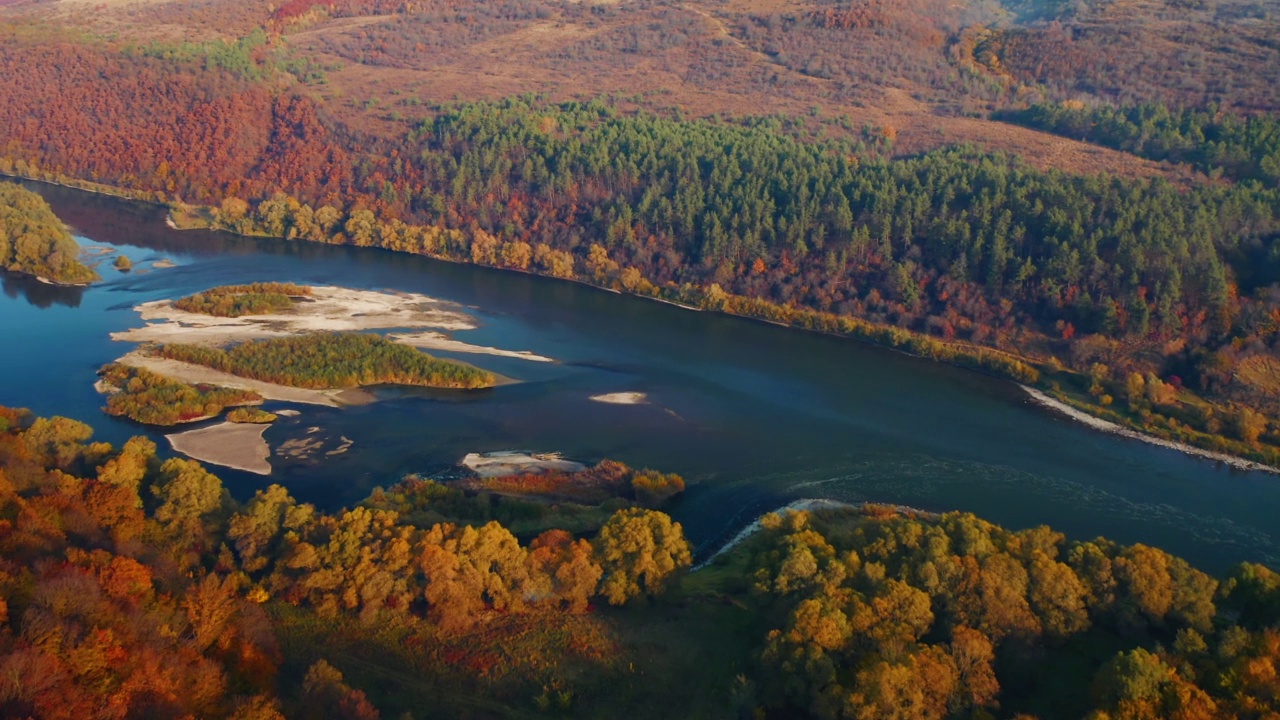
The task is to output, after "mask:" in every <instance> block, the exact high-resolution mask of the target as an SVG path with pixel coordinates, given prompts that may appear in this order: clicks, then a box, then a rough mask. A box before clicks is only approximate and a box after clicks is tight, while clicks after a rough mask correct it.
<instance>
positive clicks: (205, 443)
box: [165, 422, 271, 475]
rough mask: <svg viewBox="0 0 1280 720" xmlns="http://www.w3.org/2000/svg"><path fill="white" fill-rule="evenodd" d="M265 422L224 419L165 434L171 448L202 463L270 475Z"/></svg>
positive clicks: (269, 453)
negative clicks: (203, 425) (234, 421)
mask: <svg viewBox="0 0 1280 720" xmlns="http://www.w3.org/2000/svg"><path fill="white" fill-rule="evenodd" d="M266 431H267V426H266V425H260V424H256V423H231V422H224V423H219V424H217V425H211V426H209V427H206V428H200V429H199V430H188V431H186V432H180V433H174V434H173V435H166V436H165V437H166V438H168V440H169V444H170V445H172V446H173V449H174V450H177V451H178V452H180V453H182V454H183V455H186V456H187V457H190V458H194V459H196V460H199V461H201V462H207V463H211V464H213V465H221V466H223V467H229V468H232V469H235V470H244V471H246V472H251V473H257V474H258V475H270V474H271V464H270V463H268V462H267V458H268V457H270V456H271V447H270V446H268V445H267V441H266V440H265V439H263V437H262V434H263V433H264V432H266Z"/></svg>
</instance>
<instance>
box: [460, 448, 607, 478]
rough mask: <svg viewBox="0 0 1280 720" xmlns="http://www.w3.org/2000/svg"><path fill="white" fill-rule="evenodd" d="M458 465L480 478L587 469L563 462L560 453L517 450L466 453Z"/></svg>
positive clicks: (569, 461) (574, 463)
mask: <svg viewBox="0 0 1280 720" xmlns="http://www.w3.org/2000/svg"><path fill="white" fill-rule="evenodd" d="M458 464H459V465H462V466H463V467H466V468H468V469H470V470H472V471H474V472H475V473H476V474H477V475H479V476H480V477H482V478H490V477H503V476H506V475H527V474H535V473H542V472H549V471H559V472H582V471H583V470H586V469H587V466H586V465H583V464H582V463H579V462H573V461H572V460H565V459H564V458H563V457H561V455H560V453H523V452H520V451H518V450H503V451H499V452H489V453H467V454H466V455H465V456H464V457H463V458H462V462H460V463H458Z"/></svg>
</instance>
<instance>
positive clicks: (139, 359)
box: [116, 350, 374, 407]
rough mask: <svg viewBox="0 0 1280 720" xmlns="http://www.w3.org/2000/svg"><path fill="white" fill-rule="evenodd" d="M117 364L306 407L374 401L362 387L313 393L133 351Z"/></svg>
mask: <svg viewBox="0 0 1280 720" xmlns="http://www.w3.org/2000/svg"><path fill="white" fill-rule="evenodd" d="M116 362H118V363H120V364H121V365H128V366H129V367H138V368H143V369H145V370H150V371H151V372H154V373H157V374H160V375H163V376H165V377H167V378H171V379H173V380H177V381H179V382H184V383H188V384H190V385H200V384H204V385H218V386H220V387H227V388H235V389H237V390H252V391H253V392H256V393H258V394H259V395H261V396H262V397H263V399H265V400H278V401H281V402H293V403H303V404H306V405H325V406H327V407H341V406H343V405H367V404H369V403H371V402H373V401H374V397H373V393H370V392H369V391H367V390H362V389H359V388H339V389H333V390H312V389H309V388H296V387H289V386H288V385H277V384H276V383H269V382H262V381H261V380H250V379H249V378H242V377H240V376H238V375H232V374H231V373H225V372H222V371H221V370H214V369H213V368H207V367H204V366H203V365H195V364H192V363H185V362H180V361H178V360H169V359H168V358H159V357H154V356H151V355H147V354H145V353H143V352H141V351H138V350H134V351H133V352H131V353H129V354H127V355H125V356H124V357H122V358H120V359H119V360H117V361H116Z"/></svg>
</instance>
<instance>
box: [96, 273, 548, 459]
mask: <svg viewBox="0 0 1280 720" xmlns="http://www.w3.org/2000/svg"><path fill="white" fill-rule="evenodd" d="M138 311H139V312H140V313H141V314H142V317H143V319H145V320H149V321H157V320H158V321H159V322H149V323H148V324H147V325H146V326H145V327H142V328H137V329H135V330H130V331H126V332H123V333H116V334H113V335H112V338H113V339H116V340H121V341H132V342H138V343H140V347H138V348H136V349H134V350H133V351H131V352H129V353H126V354H125V355H123V356H122V357H120V358H119V359H118V360H117V361H116V362H114V363H111V364H109V365H107V366H105V367H104V368H103V369H102V370H101V371H99V374H100V376H101V377H100V380H99V381H98V385H97V387H98V390H99V391H100V392H103V393H104V394H106V395H107V396H108V397H107V404H106V407H105V408H104V410H105V411H106V412H107V413H108V414H110V415H115V416H122V417H128V418H130V419H132V420H135V421H137V422H140V423H144V424H147V425H159V426H172V425H178V424H185V423H194V422H199V421H204V420H212V419H214V418H217V417H219V416H220V415H222V413H223V412H224V411H226V410H228V409H230V412H228V413H227V415H226V417H225V422H223V423H219V424H216V425H212V426H209V427H202V428H198V429H196V430H191V431H187V432H184V433H180V434H175V435H170V436H169V441H170V443H171V444H172V445H173V447H174V449H176V450H178V451H179V452H182V453H184V454H186V455H188V456H189V457H192V458H196V459H198V460H203V461H205V462H209V463H213V464H216V465H222V466H225V467H231V468H236V469H240V470H247V471H249V472H256V473H260V474H269V473H270V471H271V469H270V465H269V464H268V462H267V458H268V457H270V455H271V448H270V447H269V446H268V444H267V442H266V440H265V439H264V438H263V432H264V431H265V429H266V426H267V425H269V424H270V423H272V422H274V421H275V420H276V419H277V415H276V414H275V413H272V412H268V411H266V410H263V409H261V408H258V407H256V406H258V405H261V404H262V403H263V402H265V401H280V402H291V403H300V404H312V405H325V406H329V407H341V406H345V405H359V404H365V403H369V402H373V401H374V399H375V398H374V396H373V394H372V393H371V392H369V391H368V390H367V389H366V388H368V387H370V386H377V385H399V386H410V387H425V388H440V389H449V390H460V391H469V390H478V389H484V388H490V387H493V386H495V385H497V384H499V383H500V382H504V381H506V379H505V378H501V377H500V376H498V375H496V374H494V373H492V372H489V371H487V370H483V369H480V368H477V367H474V366H472V365H469V364H466V363H463V362H459V361H456V360H447V359H441V358H437V357H434V356H431V355H428V354H426V353H425V352H422V351H421V350H419V349H417V348H418V347H420V346H422V345H424V344H432V343H438V344H443V345H444V346H446V347H448V348H449V349H450V350H454V351H457V352H473V353H477V354H486V355H506V356H511V357H520V358H524V359H528V360H536V361H544V362H549V361H550V358H542V357H540V356H535V355H533V354H532V353H527V352H523V351H521V352H516V351H509V350H500V349H497V348H486V347H479V346H474V345H469V344H467V343H464V342H460V341H457V340H452V339H450V338H447V337H445V336H444V335H441V334H439V333H436V332H409V333H405V334H402V335H392V336H391V337H383V336H382V335H379V334H374V333H372V332H370V331H374V330H389V329H400V330H405V329H408V330H416V331H422V330H424V329H426V328H435V329H438V330H460V329H470V328H472V327H474V325H472V324H471V321H470V318H469V317H468V316H467V315H466V314H465V313H464V312H462V311H461V310H460V309H458V308H455V307H452V306H449V305H448V304H446V303H442V302H439V301H436V300H433V299H432V298H428V297H425V296H422V295H415V294H411V293H380V292H373V291H363V290H351V289H346V288H333V287H315V286H307V285H298V284H293V283H281V282H262V283H253V284H246V285H224V286H220V287H215V288H210V289H208V290H204V291H202V292H198V293H195V294H192V295H188V296H186V297H182V298H179V299H177V300H172V301H169V300H163V301H157V302H152V303H146V304H144V305H142V306H139V308H138ZM291 412H296V411H291ZM246 426H249V427H246ZM252 426H257V427H256V428H255V427H252ZM330 454H331V453H330Z"/></svg>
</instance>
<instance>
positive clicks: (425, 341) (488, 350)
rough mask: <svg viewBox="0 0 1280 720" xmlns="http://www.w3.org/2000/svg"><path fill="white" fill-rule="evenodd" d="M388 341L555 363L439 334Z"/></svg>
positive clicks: (404, 335)
mask: <svg viewBox="0 0 1280 720" xmlns="http://www.w3.org/2000/svg"><path fill="white" fill-rule="evenodd" d="M387 339H388V340H394V341H395V342H398V343H402V344H404V345H409V346H411V347H416V348H421V349H423V350H444V351H447V352H460V353H473V354H476V355H497V356H499V357H509V358H519V359H520V360H530V361H533V362H555V360H553V359H551V358H549V357H545V356H542V355H535V354H534V353H532V352H529V351H528V350H502V349H500V348H493V347H486V346H484V345H472V344H471V343H465V342H462V341H461V340H454V339H452V338H450V337H448V336H447V335H443V334H441V333H438V332H420V333H396V334H393V335H388V336H387Z"/></svg>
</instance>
